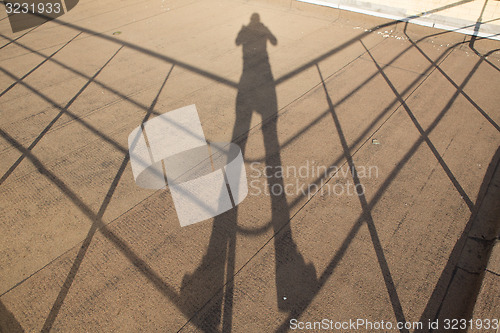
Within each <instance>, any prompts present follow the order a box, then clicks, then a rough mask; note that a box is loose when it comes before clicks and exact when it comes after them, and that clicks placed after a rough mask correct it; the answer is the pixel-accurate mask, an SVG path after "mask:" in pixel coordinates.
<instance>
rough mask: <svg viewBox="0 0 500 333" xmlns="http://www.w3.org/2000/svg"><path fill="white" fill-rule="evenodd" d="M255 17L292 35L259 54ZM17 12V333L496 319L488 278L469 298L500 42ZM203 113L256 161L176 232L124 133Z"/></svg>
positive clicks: (120, 10)
mask: <svg viewBox="0 0 500 333" xmlns="http://www.w3.org/2000/svg"><path fill="white" fill-rule="evenodd" d="M252 13H258V14H259V15H260V21H261V24H263V25H265V26H266V27H267V29H268V30H269V32H270V33H271V34H272V35H273V36H274V37H275V38H276V39H277V45H275V46H274V45H272V44H271V43H270V40H269V41H268V42H267V47H265V48H261V49H259V50H257V51H258V54H257V53H252V52H250V53H247V55H249V54H250V56H248V57H247V58H246V60H245V59H243V57H242V54H243V53H242V52H243V51H242V47H241V46H238V45H236V43H235V40H236V37H237V36H238V34H239V32H240V31H241V29H242V27H243V26H248V25H249V24H250V23H249V22H250V17H251V15H252ZM2 18H4V19H3V20H1V21H0V33H1V37H2V39H1V45H0V47H1V49H0V76H1V80H0V91H1V95H0V110H1V111H0V114H1V118H0V121H1V124H0V154H1V158H0V176H1V181H0V182H1V187H0V203H1V206H0V209H1V213H0V214H1V219H0V231H1V235H2V236H1V237H0V318H1V320H0V330H1V331H2V332H4V331H5V332H17V331H22V330H25V331H27V332H36V331H41V330H42V331H49V330H53V331H65V332H109V331H121V332H135V331H164V332H171V331H179V330H180V331H183V332H192V331H193V332H194V331H206V332H230V331H233V332H271V331H285V330H287V329H292V330H293V328H294V326H293V325H294V323H296V325H299V322H300V323H301V324H300V325H306V323H307V322H315V321H321V320H323V319H328V320H332V321H333V322H341V323H342V322H349V320H357V319H364V320H366V321H371V322H372V323H374V322H375V323H377V322H378V323H380V322H381V321H382V320H383V321H384V322H390V323H391V325H393V330H394V331H397V329H396V323H397V322H409V323H413V322H417V323H418V322H420V323H422V324H423V328H422V329H418V328H416V327H412V328H411V329H408V330H406V329H402V330H400V331H402V332H408V331H412V332H413V331H418V332H427V331H429V329H428V323H429V321H431V322H432V321H435V320H436V319H439V320H440V322H439V325H440V326H439V329H438V330H437V331H443V330H444V326H443V325H444V323H445V320H446V319H453V318H456V319H459V318H471V316H474V319H493V318H495V317H496V318H498V317H499V309H500V300H499V297H498V295H499V293H500V292H496V291H499V283H498V281H499V280H498V274H493V273H494V272H493V273H492V272H491V271H488V272H489V273H488V272H487V273H488V274H486V275H485V280H486V283H488V284H489V285H488V286H491V287H487V288H486V289H487V292H486V293H485V292H481V293H480V295H481V297H480V300H481V307H480V308H476V310H474V314H472V313H473V309H472V307H473V305H474V302H475V299H476V296H477V294H478V290H479V289H478V288H479V287H478V283H479V282H480V279H481V278H482V276H483V275H484V267H485V263H486V261H487V260H488V258H487V257H488V256H489V249H490V248H491V242H492V240H493V239H494V238H495V237H496V235H495V232H497V231H495V228H494V227H493V226H494V225H495V223H496V221H498V215H497V214H498V210H496V211H495V210H494V207H495V206H496V204H497V203H498V201H497V200H496V199H491V198H492V197H491V195H493V196H495V195H498V191H496V192H494V191H493V192H492V191H491V190H488V189H489V185H490V184H491V183H492V181H491V179H492V178H494V174H495V170H496V169H495V168H496V166H497V162H498V159H499V153H498V147H499V144H500V135H499V130H500V127H499V124H500V108H499V105H500V94H499V88H498V87H499V86H500V71H499V69H500V52H499V51H498V50H499V48H500V42H497V41H491V40H483V39H474V38H472V37H471V36H465V35H461V34H457V33H453V32H447V31H441V30H436V29H430V28H424V27H420V26H415V25H406V24H405V23H401V22H391V21H387V20H382V19H377V18H373V17H369V16H364V15H360V14H353V13H349V12H344V11H338V10H333V9H328V10H327V9H324V8H322V7H315V6H313V5H307V4H302V3H295V2H292V3H291V5H290V1H268V2H264V1H230V0H210V1H207V0H205V1H201V0H195V1H193V0H191V1H186V0H183V1H180V0H162V1H156V0H154V1H153V0H146V1H131V0H122V1H118V0H110V1H105V2H103V1H96V0H93V1H92V0H88V1H85V0H83V1H81V2H80V3H79V4H78V5H77V6H76V7H75V8H74V9H73V10H71V11H70V12H69V13H67V14H65V15H64V16H62V17H60V18H59V19H57V20H54V21H51V22H48V23H46V24H44V25H42V26H39V27H38V28H36V29H34V30H26V31H21V32H17V33H12V32H11V30H10V26H9V24H8V20H7V19H5V14H4V16H2ZM259 36H260V35H259ZM259 36H257V37H255V38H260V37H259ZM244 61H245V66H244ZM190 104H195V105H196V107H197V109H198V112H199V116H200V120H201V123H202V126H203V130H204V133H205V136H206V138H207V140H208V141H211V142H216V141H233V142H235V143H236V144H238V145H239V146H240V147H241V148H242V149H243V150H244V159H245V164H246V172H247V178H248V182H249V195H248V197H247V198H246V199H245V201H243V203H241V204H240V205H239V206H238V208H237V209H232V210H230V211H229V212H227V213H224V214H222V215H220V216H218V217H216V218H213V219H211V220H207V221H204V222H201V223H197V224H195V225H192V226H188V227H184V228H181V227H180V225H179V221H178V218H177V215H176V212H175V208H174V206H173V201H172V197H171V195H170V193H169V191H168V189H167V190H158V191H153V190H147V189H142V188H140V187H138V186H137V185H136V184H135V182H134V178H133V175H132V170H131V167H130V163H129V158H128V143H127V138H128V135H129V133H130V132H131V131H132V130H133V129H134V128H136V127H137V126H139V125H140V124H141V123H142V122H143V121H144V120H145V119H149V118H151V117H154V116H156V115H158V114H162V113H165V112H168V111H171V110H174V109H177V108H180V107H183V106H186V105H190ZM237 117H238V120H236V119H237ZM266 168H267V170H268V171H270V170H278V169H279V168H282V169H286V170H289V172H284V174H283V175H276V174H275V173H271V174H269V177H266V173H265V172H264V169H266ZM300 168H302V169H301V170H303V172H302V173H301V174H297V173H293V170H294V169H295V170H299V169H300ZM325 168H327V169H328V170H337V171H338V172H337V173H333V172H332V173H328V174H326V175H325V174H324V172H317V171H318V170H324V169H325ZM353 169H355V170H356V171H357V172H356V173H354V175H353V173H352V170H353ZM497 184H498V182H497ZM287 185H288V186H287ZM355 185H357V186H358V188H361V189H362V191H361V192H362V193H359V195H358V194H356V192H355V191H354V190H353V188H354V186H355ZM273 186H275V188H276V187H277V188H279V187H280V186H281V187H285V188H286V189H288V190H287V192H286V194H281V193H277V194H276V193H275V194H270V193H269V190H270V188H272V187H273ZM488 193H490V195H488ZM491 193H494V194H491ZM495 193H496V194H495ZM493 198H498V196H496V197H493ZM483 203H484V204H483ZM492 212H493V213H492ZM492 214H493V215H492ZM490 226H491V228H490ZM474 230H476V234H474V235H473V236H471V232H473V231H474ZM477 230H479V231H477ZM484 230H486V231H484ZM477 233H479V234H477ZM492 235H493V236H492ZM471 237H472V238H471ZM481 237H482V240H481ZM471 239H472V240H479V241H478V244H479V245H477V244H476V245H470V242H471ZM477 246H482V247H483V250H484V251H483V250H481V251H482V252H480V254H479V255H475V256H474V255H473V256H472V257H473V258H469V259H467V258H465V259H464V257H466V255H467V254H468V253H469V254H470V253H475V252H474V251H479V250H477ZM495 253H498V251H497V252H495ZM493 257H494V256H492V258H493ZM496 258H498V256H497V257H496ZM469 264H470V265H473V266H474V267H472V268H471V267H470V266H467V265H469ZM497 272H498V271H497ZM490 273H491V274H490ZM478 281H479V282H478ZM495 288H496V289H495ZM495 290H496V291H495ZM297 327H298V326H297ZM300 327H302V326H300ZM295 331H298V330H295ZM338 331H348V332H351V331H352V332H354V331H359V332H365V331H366V332H371V331H375V330H374V329H370V328H367V327H366V326H359V327H357V329H356V330H355V329H353V328H352V327H349V328H345V327H344V329H341V330H338ZM382 331H384V330H382ZM385 331H390V330H389V329H387V326H386V330H385ZM435 331H436V330H435ZM473 331H474V330H473ZM485 331H486V332H494V331H495V330H493V329H490V330H484V329H483V330H481V332H485Z"/></svg>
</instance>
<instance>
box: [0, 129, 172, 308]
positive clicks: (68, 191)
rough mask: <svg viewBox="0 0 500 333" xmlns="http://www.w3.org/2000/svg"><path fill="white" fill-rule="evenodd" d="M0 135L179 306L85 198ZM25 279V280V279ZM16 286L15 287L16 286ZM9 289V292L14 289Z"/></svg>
mask: <svg viewBox="0 0 500 333" xmlns="http://www.w3.org/2000/svg"><path fill="white" fill-rule="evenodd" d="M0 136H2V137H3V138H4V139H5V140H6V141H8V142H9V143H10V144H11V145H12V146H13V147H15V148H16V149H17V150H19V151H20V152H21V153H23V154H25V155H26V158H28V159H29V160H30V161H31V163H33V165H35V166H36V167H37V169H38V171H39V172H40V173H41V174H42V175H43V176H44V177H46V178H47V180H49V181H50V182H51V183H53V184H54V185H55V186H57V187H58V188H59V190H60V191H61V192H62V193H64V194H65V195H66V196H67V197H68V198H69V199H70V200H71V201H73V202H74V203H75V206H76V207H78V209H79V210H80V211H81V212H82V213H83V214H85V216H87V218H88V219H89V220H91V221H93V222H94V223H95V224H97V225H98V227H99V231H100V232H101V233H102V235H103V236H104V237H106V238H107V239H108V240H109V241H111V242H113V243H114V244H115V246H116V248H117V249H118V250H119V251H120V252H122V253H123V255H124V256H125V257H127V258H128V259H129V260H130V262H131V263H132V264H133V265H134V266H135V267H137V268H138V269H139V270H140V271H141V273H142V274H143V275H144V276H145V277H146V278H147V279H148V280H149V281H151V283H152V284H153V285H154V287H155V288H156V289H157V290H158V291H160V292H161V293H162V294H163V295H164V296H165V297H168V298H169V299H170V300H171V301H172V302H173V303H174V304H175V305H176V306H179V300H178V296H177V293H176V292H175V290H174V288H172V287H170V286H169V285H168V284H166V283H165V282H164V281H163V280H162V279H161V278H160V277H159V276H158V274H156V272H155V271H154V270H153V269H152V268H151V267H150V266H149V265H148V264H147V263H146V262H145V261H144V260H143V259H141V258H140V257H139V256H138V255H137V254H136V253H135V252H134V251H133V250H132V249H131V248H130V246H129V245H128V244H127V243H126V242H125V241H124V240H122V239H121V238H120V237H119V236H117V235H115V234H114V233H113V232H112V231H111V230H109V228H108V227H107V226H106V224H104V221H102V219H99V218H98V217H97V215H96V214H95V213H94V212H93V211H92V210H91V209H90V208H89V207H88V206H87V205H86V204H85V203H84V202H83V200H82V199H81V198H80V197H79V196H78V195H77V194H76V193H75V192H74V191H72V190H71V189H70V188H69V187H68V186H67V185H66V184H65V183H64V182H63V181H62V180H61V179H60V178H59V177H57V175H56V174H54V173H53V172H51V171H50V170H49V169H47V167H45V165H44V164H43V163H42V162H41V161H40V160H39V159H38V158H37V157H36V156H35V155H34V154H33V153H32V152H31V151H30V150H28V149H26V147H24V146H23V145H22V144H21V143H19V142H18V141H17V140H16V139H15V138H13V137H12V136H10V135H9V134H8V133H6V132H5V131H3V130H2V129H0ZM25 280H26V279H25ZM23 281H24V280H23ZM23 281H21V282H19V283H18V284H17V285H16V286H18V285H19V284H21V283H22V282H23ZM16 286H14V287H13V288H15V287H16ZM13 288H11V289H9V290H8V291H6V293H7V292H9V291H10V290H12V289H13Z"/></svg>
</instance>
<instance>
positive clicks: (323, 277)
mask: <svg viewBox="0 0 500 333" xmlns="http://www.w3.org/2000/svg"><path fill="white" fill-rule="evenodd" d="M480 63H481V60H479V61H478V64H476V66H475V67H474V69H473V70H472V71H471V72H470V73H469V75H468V76H467V77H466V78H465V79H464V81H463V82H462V84H461V85H460V87H462V88H464V86H465V85H466V84H467V82H468V81H469V80H470V78H471V77H472V75H473V74H474V72H475V70H477V67H479V64H480ZM410 96H411V95H410ZM410 96H408V97H406V98H405V100H407V99H408V98H409V97H410ZM458 96H459V92H458V90H457V92H456V93H455V94H454V95H453V96H452V98H451V99H450V101H449V102H448V103H447V104H446V106H445V107H444V108H443V109H442V110H441V111H440V113H439V114H438V115H437V116H436V117H435V118H434V120H433V121H432V123H431V124H430V125H429V127H428V128H427V129H426V130H425V131H424V132H423V134H422V135H421V136H420V138H419V139H418V140H417V141H416V142H415V143H414V144H413V146H412V147H411V148H410V149H409V150H408V152H407V153H406V154H405V155H404V156H403V158H402V159H401V160H400V161H399V162H398V164H397V165H396V166H395V167H394V168H393V169H392V171H391V173H390V174H389V176H388V177H387V178H386V179H385V181H384V182H383V183H382V185H381V186H380V187H379V188H378V190H377V192H376V193H375V195H374V196H373V199H372V200H371V201H370V202H368V203H367V209H368V210H371V209H373V208H374V207H375V205H376V204H377V203H378V201H379V200H380V199H381V198H382V195H383V193H385V191H386V190H387V188H388V187H389V186H390V184H391V183H392V182H393V180H394V179H395V178H396V176H397V175H398V174H399V172H400V171H401V170H402V169H403V167H404V166H405V165H406V164H407V163H408V162H409V161H410V159H411V157H412V156H413V155H414V154H415V153H416V151H417V150H418V149H419V147H420V146H421V145H422V144H423V143H424V142H425V137H428V136H429V135H430V133H432V131H433V130H434V129H435V128H436V126H437V125H438V124H439V122H440V121H441V120H442V118H443V117H444V116H445V114H446V113H447V112H448V111H449V109H450V108H451V105H452V104H453V101H454V100H455V99H456V98H457V97H458ZM398 109H399V108H398ZM332 178H333V177H332ZM332 178H330V179H329V180H328V181H327V182H325V185H326V184H327V183H328V182H329V181H330V180H331V179H332ZM318 192H319V190H318ZM318 192H316V193H318ZM364 219H365V218H364V216H360V217H359V219H358V220H357V221H356V223H355V224H354V225H353V227H352V228H351V230H350V231H349V233H348V235H347V237H346V238H345V239H344V242H343V243H342V245H341V246H340V248H339V250H338V251H337V253H336V254H335V256H334V257H333V258H332V260H331V261H330V263H329V264H328V266H327V268H326V269H325V271H324V272H323V273H322V274H321V276H320V279H319V280H320V283H319V286H320V287H322V286H323V285H324V284H325V282H326V280H327V279H328V277H329V276H331V274H332V273H333V271H334V269H335V267H336V266H337V264H338V263H339V262H340V260H341V259H342V257H343V255H344V254H345V252H346V250H347V248H348V247H349V244H350V242H351V240H352V239H353V238H354V237H355V235H356V234H357V232H358V231H359V229H360V227H361V225H362V222H363V221H364ZM311 300H312V299H311ZM304 310H305V307H304V308H303V309H300V310H299V311H297V312H295V313H294V314H293V315H291V316H289V317H288V318H287V319H286V320H285V321H284V322H283V324H282V325H281V326H280V328H279V329H278V331H282V330H286V328H287V325H288V322H289V321H290V320H291V319H293V318H298V317H299V316H300V315H301V314H302V313H303V311H304Z"/></svg>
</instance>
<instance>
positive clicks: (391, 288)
mask: <svg viewBox="0 0 500 333" xmlns="http://www.w3.org/2000/svg"><path fill="white" fill-rule="evenodd" d="M361 43H363V42H361ZM363 46H364V45H363ZM316 68H317V69H318V74H319V76H320V79H321V82H322V85H323V89H324V91H325V96H326V100H327V102H328V107H329V109H330V112H331V115H332V118H333V122H334V123H335V129H336V131H337V134H338V136H339V139H340V143H341V145H342V150H343V153H344V156H345V158H346V160H347V164H348V165H349V170H351V174H352V179H353V181H354V186H355V188H356V192H357V195H358V199H359V202H360V204H361V209H362V211H363V212H362V214H363V216H364V219H365V222H366V223H367V225H368V230H369V232H370V237H371V240H372V244H373V248H374V250H375V254H376V255H377V260H378V263H379V265H380V270H381V272H382V276H383V277H384V282H385V286H386V289H387V292H388V293H389V299H390V301H391V304H392V308H393V311H394V314H395V316H396V319H397V321H398V322H406V319H405V316H404V312H403V307H402V306H401V301H400V300H399V296H398V293H397V290H396V287H395V285H394V280H393V279H392V275H391V270H390V268H389V265H388V264H387V260H386V258H385V255H384V250H383V248H382V244H381V242H380V238H379V237H378V233H377V228H376V226H375V222H374V221H373V217H372V214H371V210H370V209H369V208H368V202H367V200H366V197H365V194H364V190H363V189H362V186H361V181H360V180H359V177H358V174H357V169H356V165H355V164H354V160H353V157H352V155H351V153H350V150H349V145H348V144H347V140H346V138H345V136H344V132H343V130H342V126H341V124H340V120H339V118H338V115H337V113H336V112H335V108H334V107H333V102H332V100H331V98H330V95H329V93H328V90H327V88H326V83H325V81H324V80H323V75H322V74H321V71H320V69H319V66H318V65H316ZM360 187H361V190H360ZM400 331H401V332H408V330H407V329H401V330H400Z"/></svg>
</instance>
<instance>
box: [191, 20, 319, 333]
mask: <svg viewBox="0 0 500 333" xmlns="http://www.w3.org/2000/svg"><path fill="white" fill-rule="evenodd" d="M268 41H269V42H270V43H271V44H272V45H277V43H278V41H277V39H276V37H275V36H274V35H273V34H272V33H271V31H270V30H269V29H268V28H267V27H266V26H265V25H264V24H262V23H261V22H260V17H259V14H257V13H254V14H253V15H252V16H251V19H250V23H249V24H248V25H247V26H243V27H242V28H241V30H240V32H239V33H238V36H237V38H236V45H237V46H240V45H241V46H242V48H243V72H242V75H241V78H240V82H239V85H238V93H237V97H236V120H235V124H234V128H233V135H232V142H235V143H237V144H238V145H239V146H240V148H241V151H242V153H243V156H245V148H246V142H247V135H248V131H249V130H250V121H251V117H252V114H253V112H256V113H257V114H259V115H260V116H261V118H262V123H263V124H264V125H263V126H262V132H263V137H264V146H265V164H266V168H265V170H268V171H269V173H268V174H267V175H266V176H267V178H266V179H267V186H268V188H269V193H270V198H271V209H272V218H271V222H270V225H271V227H272V228H273V231H274V237H273V241H274V247H275V263H276V265H275V282H276V291H277V292H276V297H277V304H278V308H279V309H280V310H281V311H292V310H293V309H294V308H296V307H300V306H301V305H302V304H304V303H307V302H308V301H310V298H311V297H312V295H314V289H315V288H316V286H317V279H316V270H315V268H314V266H313V265H312V264H306V263H305V260H304V258H303V256H302V255H301V253H300V252H299V250H298V248H297V245H296V243H295V241H294V240H293V236H292V230H291V228H290V224H289V221H290V210H289V206H288V203H287V200H286V196H285V193H284V190H283V191H276V189H284V182H283V178H282V177H281V176H279V173H277V172H276V170H278V169H279V168H280V167H281V156H280V146H279V141H278V132H277V122H276V120H277V119H276V118H277V114H278V103H277V97H276V85H275V80H274V77H273V74H272V71H271V65H270V63H269V55H268V53H267V42H268ZM273 170H274V171H273ZM271 189H274V190H271ZM274 193H277V194H274ZM264 231H265V230H263V231H262V232H264ZM237 232H238V226H237V207H235V208H233V209H231V210H230V211H228V212H226V213H224V214H221V215H219V216H217V217H215V219H214V222H213V229H212V234H211V237H210V241H209V246H208V249H207V252H206V254H205V256H204V257H203V259H202V262H201V264H200V265H199V266H198V268H197V269H196V270H195V271H194V273H192V274H186V275H185V276H184V279H183V281H182V287H181V298H182V300H183V301H182V302H183V303H184V310H185V312H187V314H188V315H189V316H190V318H191V322H192V323H193V324H195V325H196V326H197V327H198V328H200V329H201V330H203V331H206V332H214V331H218V330H219V327H221V330H222V331H223V332H230V331H231V327H232V309H233V306H232V305H233V288H234V285H233V277H234V274H235V255H236V251H235V250H236V233H237ZM204 307H206V308H204Z"/></svg>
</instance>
